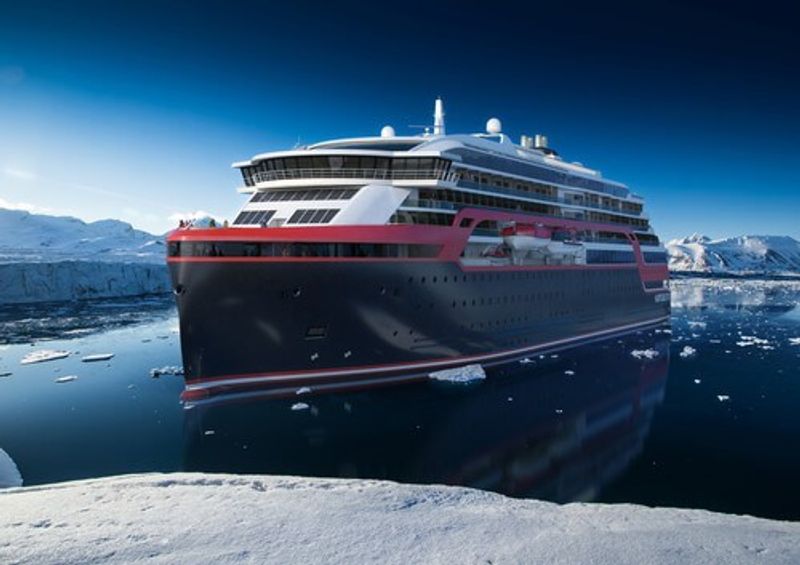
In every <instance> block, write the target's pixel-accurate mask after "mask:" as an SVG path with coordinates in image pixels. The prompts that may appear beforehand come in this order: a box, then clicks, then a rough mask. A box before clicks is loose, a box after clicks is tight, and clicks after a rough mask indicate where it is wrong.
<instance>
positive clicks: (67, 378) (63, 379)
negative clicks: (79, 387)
mask: <svg viewBox="0 0 800 565" xmlns="http://www.w3.org/2000/svg"><path fill="white" fill-rule="evenodd" d="M77 380H78V376H77V375H66V376H63V377H58V378H57V379H56V380H55V381H54V382H56V383H59V384H61V383H71V382H72V381H77Z"/></svg>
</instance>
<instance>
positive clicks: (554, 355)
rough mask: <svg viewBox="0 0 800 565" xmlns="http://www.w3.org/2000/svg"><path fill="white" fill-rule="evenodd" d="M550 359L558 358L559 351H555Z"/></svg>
mask: <svg viewBox="0 0 800 565" xmlns="http://www.w3.org/2000/svg"><path fill="white" fill-rule="evenodd" d="M550 359H558V353H553V354H552V355H551V356H550Z"/></svg>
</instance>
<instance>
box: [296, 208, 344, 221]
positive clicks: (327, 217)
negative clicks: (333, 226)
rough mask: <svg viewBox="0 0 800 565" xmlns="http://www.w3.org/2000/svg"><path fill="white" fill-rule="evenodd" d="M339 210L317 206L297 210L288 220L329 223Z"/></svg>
mask: <svg viewBox="0 0 800 565" xmlns="http://www.w3.org/2000/svg"><path fill="white" fill-rule="evenodd" d="M338 213H339V210H333V209H327V208H317V209H310V210H295V212H294V214H292V216H291V217H290V218H289V219H288V220H287V221H286V223H287V224H327V223H328V222H330V221H331V220H332V219H333V217H334V216H335V215H336V214H338Z"/></svg>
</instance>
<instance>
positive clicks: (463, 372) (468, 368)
mask: <svg viewBox="0 0 800 565" xmlns="http://www.w3.org/2000/svg"><path fill="white" fill-rule="evenodd" d="M428 376H429V377H430V378H431V379H433V380H435V381H445V382H448V383H471V382H474V381H480V380H483V379H485V378H486V371H484V370H483V367H481V366H480V365H478V364H475V365H465V366H463V367H456V368H455V369H444V370H442V371H436V372H433V373H431V374H430V375H428Z"/></svg>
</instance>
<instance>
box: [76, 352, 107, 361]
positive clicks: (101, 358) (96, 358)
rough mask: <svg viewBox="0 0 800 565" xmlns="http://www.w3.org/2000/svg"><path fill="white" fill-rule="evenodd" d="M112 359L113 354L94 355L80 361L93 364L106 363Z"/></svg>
mask: <svg viewBox="0 0 800 565" xmlns="http://www.w3.org/2000/svg"><path fill="white" fill-rule="evenodd" d="M112 357H114V354H113V353H95V354H93V355H86V356H85V357H84V358H83V359H81V361H83V362H84V363H95V362H97V361H108V360H109V359H111V358H112Z"/></svg>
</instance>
